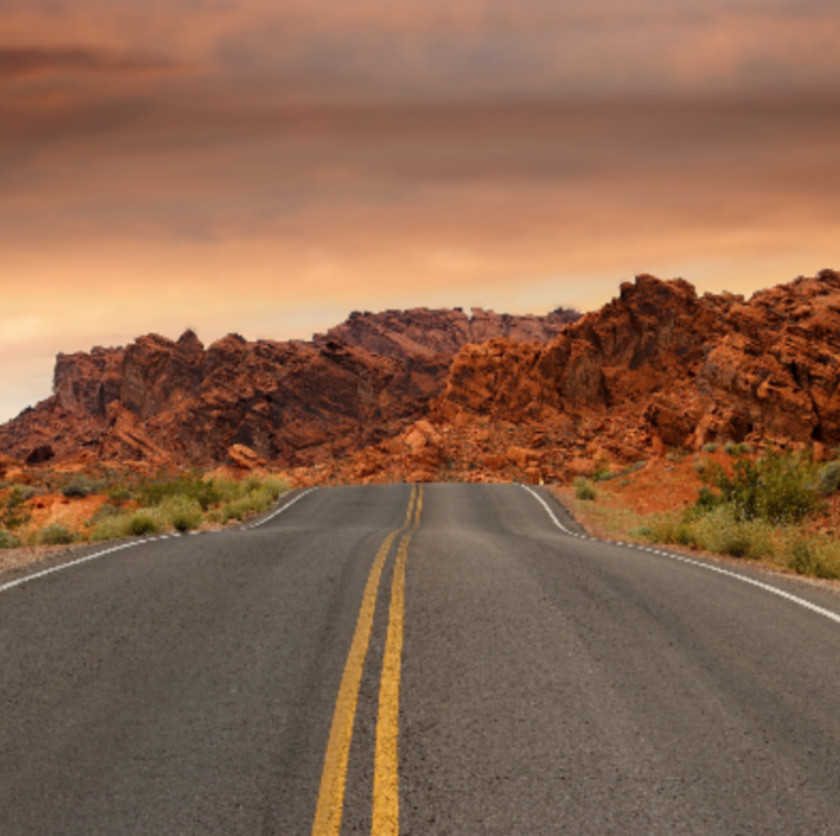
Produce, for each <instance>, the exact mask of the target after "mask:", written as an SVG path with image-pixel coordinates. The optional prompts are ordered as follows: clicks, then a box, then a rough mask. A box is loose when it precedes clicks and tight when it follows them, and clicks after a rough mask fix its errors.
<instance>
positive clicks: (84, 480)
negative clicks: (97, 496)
mask: <svg viewBox="0 0 840 836" xmlns="http://www.w3.org/2000/svg"><path fill="white" fill-rule="evenodd" d="M101 488H102V485H101V484H100V483H98V482H96V481H94V480H93V479H91V478H90V477H88V476H85V475H83V474H81V473H79V474H77V475H76V476H74V477H73V479H72V480H71V481H70V482H68V483H67V484H66V485H65V486H64V487H63V488H62V489H61V493H62V494H64V496H66V497H67V498H68V499H71V498H74V497H84V496H90V495H91V494H92V493H96V492H97V491H99V490H101Z"/></svg>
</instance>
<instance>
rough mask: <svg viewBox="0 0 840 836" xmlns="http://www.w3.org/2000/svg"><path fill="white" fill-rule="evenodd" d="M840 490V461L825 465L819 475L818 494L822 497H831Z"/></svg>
mask: <svg viewBox="0 0 840 836" xmlns="http://www.w3.org/2000/svg"><path fill="white" fill-rule="evenodd" d="M838 490H840V461H837V462H829V463H828V464H826V465H823V466H822V467H821V468H820V470H819V473H817V492H818V493H819V494H820V495H821V496H831V494H833V493H837V491H838Z"/></svg>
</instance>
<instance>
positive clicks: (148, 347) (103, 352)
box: [0, 309, 576, 466]
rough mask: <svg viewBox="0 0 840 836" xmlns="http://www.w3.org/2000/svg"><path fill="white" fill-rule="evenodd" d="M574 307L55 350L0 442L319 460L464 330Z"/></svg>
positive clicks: (381, 425) (520, 327) (387, 422)
mask: <svg viewBox="0 0 840 836" xmlns="http://www.w3.org/2000/svg"><path fill="white" fill-rule="evenodd" d="M575 317H576V315H575V314H573V313H572V312H568V311H566V312H563V311H555V312H554V313H552V314H549V315H548V316H547V317H510V316H499V315H496V314H493V313H489V312H483V311H476V312H474V315H473V316H472V317H467V316H465V315H464V313H463V312H462V311H458V310H456V311H446V310H444V311H432V310H427V309H418V310H415V311H408V312H396V311H386V312H385V313H383V314H356V315H353V316H351V318H350V320H348V322H346V323H345V324H344V325H342V326H338V327H337V328H335V329H333V330H332V331H330V332H328V334H326V335H318V336H316V337H315V338H314V339H313V341H312V342H303V341H293V342H275V341H271V340H259V341H257V342H248V341H246V340H245V339H244V338H242V337H241V336H239V335H237V334H230V335H228V336H226V337H224V338H223V339H221V340H218V341H217V342H215V343H213V344H212V345H210V346H209V347H208V348H206V349H205V347H204V346H203V345H202V343H201V341H200V340H199V339H198V337H197V336H196V334H194V333H193V332H192V331H187V332H185V333H184V334H183V335H182V336H181V337H180V339H178V340H177V341H172V340H169V339H167V338H165V337H162V336H159V335H155V334H150V335H147V336H144V337H140V338H139V339H137V340H136V341H135V342H133V343H132V344H131V345H129V346H127V347H125V348H122V347H120V348H101V347H97V348H94V349H93V350H92V351H91V352H90V353H84V352H81V353H77V354H69V355H59V357H58V359H57V361H56V366H55V375H54V386H53V392H54V394H53V396H52V397H51V398H48V399H47V400H46V401H43V402H42V403H40V404H39V405H38V406H37V407H35V408H33V409H28V410H25V411H24V412H23V413H22V414H21V415H20V416H18V417H17V418H16V419H14V420H13V421H11V422H9V423H8V424H6V425H4V426H3V427H0V450H3V451H6V452H8V453H9V454H10V455H12V456H14V457H15V458H18V459H20V460H26V461H27V462H28V463H30V464H38V463H43V462H46V461H48V460H49V461H53V460H54V461H56V462H60V461H63V460H68V459H82V460H85V459H88V460H136V461H144V462H150V463H158V464H177V465H184V464H196V465H202V466H209V465H214V464H221V463H224V462H226V461H229V460H230V459H231V453H230V451H231V450H241V449H243V448H248V449H249V450H251V451H252V452H253V454H254V456H256V458H257V459H259V460H266V461H270V462H272V463H274V464H279V465H282V466H298V465H312V464H316V463H318V462H325V461H329V460H332V459H335V458H337V457H342V456H344V455H346V454H348V453H351V452H353V451H355V450H358V449H360V448H363V447H366V446H369V445H371V444H376V443H378V442H380V441H381V440H383V439H385V438H388V437H391V436H396V435H398V434H399V433H400V432H401V431H402V430H403V429H404V428H405V427H406V426H408V425H410V424H411V423H412V422H413V421H415V420H417V419H418V418H420V417H422V415H423V414H424V412H425V411H426V408H427V405H428V403H429V401H430V400H431V399H432V398H433V397H435V396H436V395H438V394H440V392H441V390H442V388H443V385H444V382H445V380H446V375H447V372H448V368H449V364H450V363H451V361H452V357H453V354H454V353H455V352H456V351H457V350H458V349H460V348H461V347H462V346H463V345H465V344H466V342H467V341H469V340H470V339H474V338H476V336H478V335H484V334H488V333H489V334H491V335H494V334H506V335H508V336H509V337H511V338H515V339H542V340H547V339H549V338H550V337H551V336H554V335H556V334H557V333H559V330H560V329H561V328H562V327H563V324H564V323H565V322H566V321H568V320H570V319H574V318H575ZM240 458H241V457H240Z"/></svg>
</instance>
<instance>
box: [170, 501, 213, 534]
mask: <svg viewBox="0 0 840 836" xmlns="http://www.w3.org/2000/svg"><path fill="white" fill-rule="evenodd" d="M159 513H160V516H161V518H162V520H163V525H164V527H167V528H168V527H170V526H171V527H172V528H174V529H175V530H176V531H191V530H192V529H194V528H198V527H199V526H200V525H201V523H202V521H203V520H204V514H203V513H202V510H201V503H200V502H199V501H198V500H197V499H187V498H185V497H183V496H173V497H170V498H169V499H166V500H164V501H163V502H162V503H161V504H160V506H159Z"/></svg>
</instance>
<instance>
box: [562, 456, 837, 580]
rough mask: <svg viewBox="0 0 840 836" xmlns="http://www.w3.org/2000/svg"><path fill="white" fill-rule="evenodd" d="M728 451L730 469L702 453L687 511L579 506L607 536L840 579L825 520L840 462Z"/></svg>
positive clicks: (580, 489) (584, 495) (579, 489)
mask: <svg viewBox="0 0 840 836" xmlns="http://www.w3.org/2000/svg"><path fill="white" fill-rule="evenodd" d="M715 449H716V448H715ZM714 451H715V450H708V451H705V450H704V452H714ZM724 452H725V453H726V455H727V457H728V459H729V465H728V466H722V465H721V463H720V462H713V461H710V460H708V459H704V458H703V457H702V456H698V457H696V458H695V460H694V462H693V470H694V472H695V473H696V474H697V475H698V477H699V479H700V481H701V487H700V489H699V491H698V494H697V498H696V501H695V502H694V503H693V504H691V505H689V506H688V507H686V508H684V509H682V510H677V511H669V512H664V513H657V514H641V513H637V512H634V511H633V510H631V509H629V508H616V507H608V506H606V505H605V504H601V505H600V507H598V506H599V503H597V502H591V501H589V502H586V503H585V504H584V503H580V505H579V510H580V511H581V513H585V514H586V515H587V516H588V517H589V518H590V519H591V520H593V521H594V522H595V523H596V524H597V525H598V527H599V528H600V529H601V530H602V531H603V532H604V533H605V534H606V536H610V537H615V538H618V539H633V540H637V541H639V540H641V541H649V542H653V543H661V544H670V545H676V546H683V547H688V548H691V549H697V550H701V551H706V552H711V553H714V554H721V555H727V556H729V557H734V558H743V559H747V560H760V561H764V562H768V563H772V564H775V565H778V566H781V567H784V568H787V569H790V570H792V571H794V572H796V573H799V574H802V575H811V576H815V577H818V578H829V579H838V578H840V540H838V538H837V536H836V535H835V534H834V533H833V532H831V531H826V530H823V529H822V528H821V527H820V526H819V525H818V523H819V521H820V517H821V515H822V514H823V513H824V512H825V510H826V507H827V501H828V500H829V499H830V497H832V496H834V495H835V494H837V493H838V491H840V460H834V461H830V462H828V463H822V464H817V463H814V462H813V461H812V459H811V457H810V455H808V454H807V453H798V454H797V453H780V452H775V451H764V452H762V453H760V454H754V451H753V450H752V448H751V447H749V446H747V445H732V444H728V445H726V446H725V448H724ZM671 461H673V459H671ZM587 487H589V485H588V483H586V482H584V481H579V482H578V483H576V485H575V492H574V493H575V497H576V498H577V499H578V500H592V499H594V497H592V496H591V495H590V491H589V490H586V489H584V488H587Z"/></svg>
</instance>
